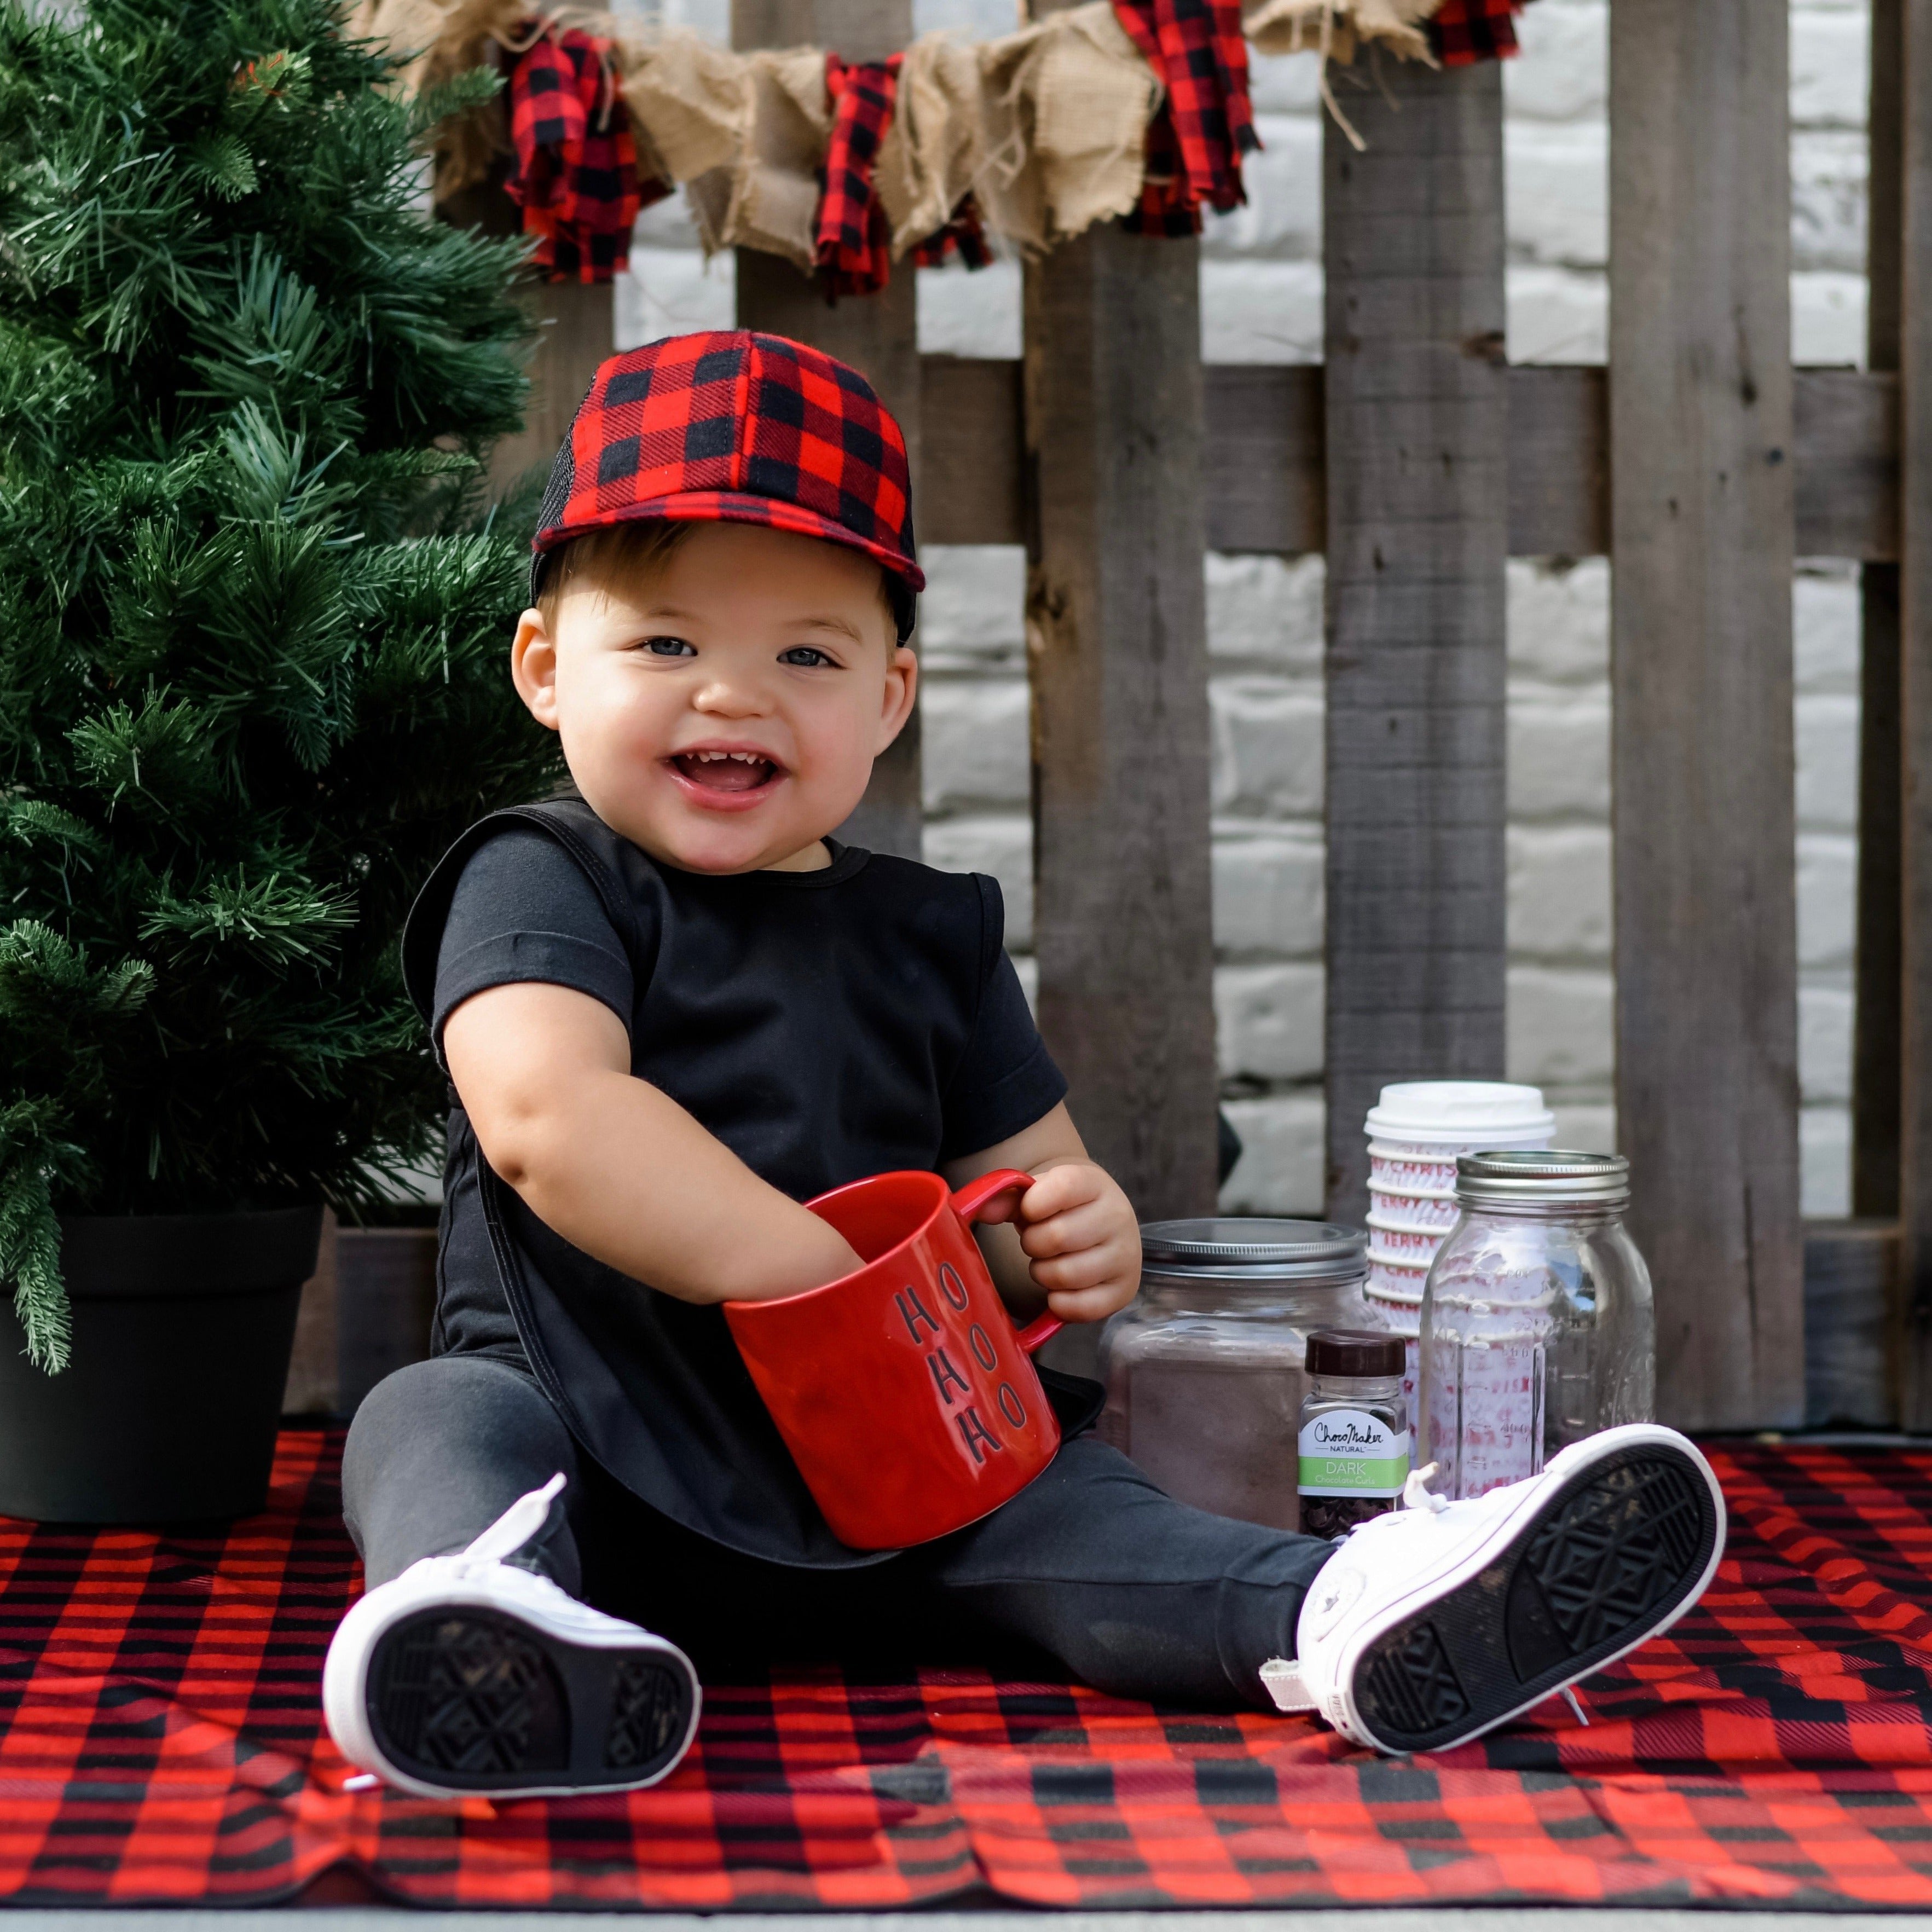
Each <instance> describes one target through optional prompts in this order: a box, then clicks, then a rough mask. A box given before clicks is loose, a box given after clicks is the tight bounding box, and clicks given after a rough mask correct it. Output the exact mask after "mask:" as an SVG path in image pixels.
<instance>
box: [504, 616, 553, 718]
mask: <svg viewBox="0 0 1932 1932" xmlns="http://www.w3.org/2000/svg"><path fill="white" fill-rule="evenodd" d="M510 682H511V683H512V684H514V685H515V686H516V687H517V696H518V697H520V698H521V699H522V700H523V703H524V704H525V706H526V707H527V708H528V709H529V714H530V715H531V716H532V718H535V720H536V721H537V722H538V724H541V725H542V726H544V727H545V728H546V729H547V730H551V731H554V730H556V728H557V717H556V642H555V640H553V638H552V637H551V636H550V625H549V623H548V622H547V621H546V619H544V613H542V612H541V610H538V609H537V608H536V607H535V605H532V607H530V608H529V610H526V611H525V612H524V613H523V615H522V616H520V617H519V618H518V619H517V634H516V636H515V637H514V638H512V639H511V643H510Z"/></svg>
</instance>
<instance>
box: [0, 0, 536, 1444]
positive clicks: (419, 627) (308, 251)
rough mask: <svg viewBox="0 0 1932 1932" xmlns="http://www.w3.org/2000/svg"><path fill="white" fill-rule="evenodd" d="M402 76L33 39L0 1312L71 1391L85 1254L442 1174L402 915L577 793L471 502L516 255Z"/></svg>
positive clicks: (17, 94)
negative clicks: (453, 223) (531, 698)
mask: <svg viewBox="0 0 1932 1932" xmlns="http://www.w3.org/2000/svg"><path fill="white" fill-rule="evenodd" d="M390 72H391V65H390V62H389V58H388V57H387V55H386V54H384V53H383V52H379V51H378V50H377V49H375V48H374V47H372V46H368V45H366V44H361V43H356V42H355V41H353V40H350V38H349V37H347V34H345V32H344V28H343V26H342V22H341V16H340V13H339V10H338V8H337V7H335V6H334V5H332V4H330V0H196V4H195V5H193V6H189V5H185V4H183V0H161V4H159V5H154V4H151V0H145V4H142V5H130V4H129V0H87V4H86V5H85V6H80V7H72V8H67V7H59V8H55V7H47V6H43V5H39V4H34V5H21V4H19V0H5V4H0V694H4V701H0V919H4V921H5V923H4V925H0V1278H4V1279H5V1281H6V1282H7V1284H8V1285H9V1286H10V1288H11V1289H12V1292H13V1300H14V1306H15V1307H16V1309H17V1311H18V1313H19V1316H20V1322H21V1324H22V1326H23V1329H24V1331H25V1337H26V1349H27V1351H28V1353H29V1354H30V1355H31V1359H32V1361H34V1363H36V1364H38V1365H39V1366H40V1367H41V1368H43V1369H47V1370H58V1368H60V1367H62V1366H63V1364H64V1363H65V1360H66V1358H67V1357H68V1353H69V1347H68V1341H69V1337H68V1304H67V1301H66V1299H65V1295H64V1292H63V1289H62V1276H61V1268H62V1254H61V1250H62V1238H61V1220H62V1218H63V1217H104V1216H137V1217H145V1216H171V1217H178V1216H181V1215H184V1214H191V1213H192V1214H222V1213H227V1212H229V1211H237V1210H251V1211H275V1210H283V1209H286V1208H288V1207H289V1206H290V1205H293V1204H301V1203H307V1202H318V1201H320V1200H325V1199H326V1200H327V1201H329V1202H332V1203H334V1204H335V1205H337V1206H338V1208H341V1209H344V1210H345V1211H351V1212H353V1211H356V1210H357V1209H358V1208H361V1207H363V1206H365V1205H368V1203H370V1202H372V1201H374V1200H375V1199H377V1198H379V1197H380V1195H381V1194H382V1193H383V1189H384V1186H385V1183H386V1181H388V1180H389V1179H390V1178H392V1177H393V1176H395V1175H397V1174H398V1173H399V1172H402V1171H404V1170H406V1169H408V1168H410V1166H413V1165H415V1164H416V1163H420V1162H421V1161H422V1160H423V1158H424V1157H425V1155H426V1154H428V1152H429V1151H430V1150H431V1147H432V1145H433V1141H434V1135H435V1133H436V1131H437V1124H438V1121H439V1119H440V1115H441V1112H442V1107H443V1082H442V1080H441V1078H440V1076H439V1075H438V1074H437V1072H436V1070H435V1069H434V1066H433V1064H432V1063H431V1061H430V1059H429V1057H428V1053H427V1052H426V1050H425V1043H424V1042H423V1040H422V1035H421V1031H420V1029H419V1027H418V1026H417V1025H416V1022H414V1020H413V1018H412V1017H411V1016H410V1012H409V1009H408V1007H407V1002H406V1001H405V1000H404V996H403V992H402V987H401V977H400V971H399V968H398V962H397V959H396V941H397V938H398V933H399V932H400V929H401V922H402V919H403V916H404V913H405V912H406V911H407V907H408V904H409V901H410V895H411V894H412V892H413V889H414V887H415V886H416V884H417V883H419V881H420V880H421V879H422V877H424V875H425V874H426V873H427V872H428V870H429V868H430V867H431V865H432V863H433V862H434V860H435V859H436V857H437V856H438V854H439V853H440V852H441V851H442V850H443V847H445V846H446V844H447V843H448V842H449V840H450V839H451V838H453V837H454V835H455V834H456V832H458V831H459V830H460V829H461V828H462V827H463V826H464V825H466V824H467V823H469V821H470V820H472V819H474V818H475V817H478V816H479V815H480V814H482V813H483V812H484V811H487V810H489V809H490V808H493V806H496V805H499V804H502V803H504V802H508V801H509V800H511V799H516V798H518V797H526V796H532V794H534V793H538V792H539V791H541V790H543V789H544V788H545V786H546V784H547V781H548V779H549V777H550V772H551V769H552V765H551V760H552V757H553V741H551V740H550V739H549V737H548V735H547V733H541V732H539V731H538V730H536V728H535V727H534V726H533V725H532V724H531V723H530V721H529V719H528V718H526V716H525V715H524V714H523V711H522V709H521V707H520V706H519V705H518V704H517V701H516V700H515V698H514V694H512V692H511V688H510V685H509V682H508V677H507V676H506V674H505V662H504V660H505V649H506V646H507V643H508V637H509V634H510V630H511V625H512V624H513V622H514V616H515V613H516V612H517V610H518V609H519V608H520V606H521V604H522V603H523V601H524V592H523V569H524V565H525V557H526V553H525V552H524V550H523V547H522V546H521V544H520V542H519V541H517V539H516V538H515V536H514V535H513V534H512V533H511V532H508V531H506V530H505V529H503V528H502V524H501V520H500V519H498V520H495V521H492V520H490V518H489V517H487V516H486V515H484V514H482V512H481V486H480V483H479V481H478V478H479V475H480V469H479V464H478V452H479V451H480V450H481V448H482V446H484V443H487V440H488V439H490V437H493V436H495V435H496V434H499V433H500V432H502V431H507V430H510V429H512V428H514V427H516V425H517V418H518V413H519V410H520V407H521V402H522V397H523V379H522V377H521V375H520V373H519V369H518V366H517V365H518V357H519V351H520V341H521V338H522V336H523V332H524V330H525V327H526V325H525V324H524V323H523V321H522V320H521V317H520V312H519V311H518V310H517V308H515V307H514V305H513V304H512V303H511V301H510V300H509V299H508V298H509V290H510V287H511V283H512V281H514V278H515V275H516V273H517V267H518V264H519V262H520V245H518V244H517V243H514V242H497V241H490V240H486V239H483V238H481V236H477V235H475V234H472V233H468V232H466V231H463V230H461V229H455V228H453V227H450V226H445V225H443V224H441V223H437V222H436V221H434V220H432V219H431V218H430V217H429V216H428V213H427V212H426V211H425V208H424V207H423V205H422V199H423V197H422V190H421V187H420V181H421V179H422V161H421V159H420V154H421V149H422V139H423V136H424V135H425V133H426V131H427V130H428V127H429V126H430V125H431V124H432V123H433V122H434V120H435V119H436V118H437V117H438V116H440V115H442V114H444V113H448V112H449V111H452V110H454V109H455V108H456V107H460V106H463V105H466V104H473V103H474V102H475V101H476V100H478V98H482V96H483V95H485V94H487V91H488V90H489V89H490V88H492V87H493V86H495V84H496V83H495V82H494V81H493V79H492V78H490V77H487V76H486V75H481V74H478V75H475V76H472V77H469V79H468V80H466V81H464V82H462V83H458V84H457V85H456V86H455V87H454V88H453V89H445V90H443V92H442V94H441V95H440V96H438V97H437V98H434V99H432V100H429V101H421V102H418V103H416V104H414V105H411V104H408V103H407V102H406V101H404V100H403V99H402V98H400V97H399V95H398V94H397V93H396V92H395V91H393V90H392V89H389V88H388V87H386V85H385V83H386V80H387V78H388V77H389V74H390ZM69 1225H70V1227H71V1228H72V1227H74V1226H78V1225H79V1223H77V1222H70V1224H69ZM176 1225H177V1227H178V1226H179V1225H180V1224H178V1223H177V1224H176ZM83 1340H84V1337H83ZM17 1346H18V1344H17V1343H16V1344H15V1345H14V1346H5V1344H4V1343H0V1355H4V1356H5V1357H7V1358H12V1357H13V1355H14V1354H15V1352H16V1349H17ZM77 1353H78V1352H77ZM284 1353H285V1351H284ZM62 1379H63V1380H65V1379H66V1378H62ZM0 1406H5V1404H4V1402H0Z"/></svg>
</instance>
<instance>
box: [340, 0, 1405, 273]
mask: <svg viewBox="0 0 1932 1932" xmlns="http://www.w3.org/2000/svg"><path fill="white" fill-rule="evenodd" d="M1441 5H1442V0H1247V5H1246V7H1245V12H1244V22H1243V25H1244V28H1245V30H1246V31H1247V34H1248V36H1249V37H1250V40H1251V41H1252V42H1253V45H1254V46H1255V47H1256V49H1257V50H1258V51H1259V52H1263V53H1278V52H1279V53H1286V52H1303V51H1306V52H1317V53H1319V54H1321V55H1323V56H1325V62H1324V65H1326V58H1334V59H1336V60H1337V61H1341V62H1347V61H1349V60H1352V58H1354V55H1355V50H1356V49H1357V48H1358V46H1362V45H1364V44H1365V43H1370V42H1373V43H1379V44H1381V45H1383V46H1388V48H1389V49H1391V51H1392V52H1394V53H1396V54H1398V55H1401V56H1402V57H1403V58H1420V59H1423V60H1427V59H1429V58H1430V51H1429V43H1428V40H1427V36H1426V35H1425V34H1424V31H1422V23H1424V21H1426V20H1428V19H1429V18H1430V17H1431V16H1433V14H1434V13H1436V10H1438V8H1439V7H1440V6H1441ZM566 27H577V28H582V29H583V31H586V32H588V33H591V34H598V35H600V36H604V37H610V38H612V39H614V40H615V41H616V59H617V65H618V68H619V72H620V74H621V77H622V90H623V95H624V101H625V106H626V107H628V110H629V111H630V114H631V121H632V124H633V127H634V133H635V135H636V139H637V163H638V167H639V170H640V173H643V174H646V175H648V174H649V173H651V172H655V174H656V175H658V178H661V179H663V180H665V181H675V182H681V183H682V184H684V185H685V188H686V190H687V193H688V199H689V200H690V203H691V208H692V211H693V213H694V217H695V218H696V220H697V226H698V230H699V233H700V236H701V237H702V239H703V242H704V245H705V248H706V250H707V251H711V250H715V249H720V248H733V247H745V248H760V249H765V250H768V251H772V252H773V253H775V254H781V255H784V256H787V257H790V259H791V260H793V261H794V262H796V263H798V265H799V267H800V268H801V269H804V270H805V271H806V272H810V271H811V266H812V263H813V260H814V215H815V213H816V211H817V204H818V196H819V193H820V181H819V178H818V177H819V170H820V166H821V164H822V163H823V160H824V156H825V146H826V140H827V138H828V137H829V134H830V132H831V126H832V112H831V106H830V103H829V100H828V99H827V97H826V88H825V56H824V54H823V51H822V50H820V49H817V48H811V47H798V48H788V49H781V50H775V51H764V52H756V53H739V52H733V50H731V49H728V48H725V47H721V46H716V45H715V44H714V43H712V42H710V41H708V40H705V39H703V37H701V36H700V35H699V34H696V33H694V32H693V31H691V30H690V29H689V28H667V29H664V30H662V31H653V32H650V33H640V32H639V31H638V30H637V27H636V25H635V22H634V18H633V19H628V20H627V19H622V18H619V17H613V16H612V15H610V14H609V13H604V12H601V11H598V10H592V9H590V8H589V7H577V6H573V5H568V4H565V5H558V4H556V0H540V4H539V5H538V7H536V8H535V10H534V17H533V9H532V5H531V4H530V0H358V4H357V5H356V10H355V12H354V13H353V16H352V20H351V31H353V33H355V34H356V35H357V36H358V37H368V38H370V39H377V40H386V41H387V42H388V43H389V44H390V45H391V46H393V47H395V48H397V49H399V50H401V52H403V53H404V55H405V56H406V61H405V65H404V68H403V69H402V71H401V74H400V75H399V77H398V81H399V84H400V85H401V86H404V87H405V88H407V89H409V90H410V92H415V91H417V90H418V89H421V88H422V87H425V86H433V85H434V84H436V83H437V82H439V81H441V80H446V79H447V78H449V77H451V76H452V75H454V74H459V73H461V72H463V71H465V70H466V68H472V67H475V66H478V65H487V64H490V62H493V61H495V62H496V64H498V65H502V64H503V62H502V58H501V57H499V55H498V53H497V52H496V49H501V50H502V55H514V52H517V50H518V49H520V48H521V47H523V46H526V45H528V44H529V39H530V37H531V36H532V34H536V33H541V32H550V31H556V30H559V29H561V28H566ZM1322 91H1323V94H1324V95H1325V98H1328V99H1329V101H1330V106H1331V110H1333V109H1334V102H1333V99H1332V97H1330V96H1328V86H1327V82H1326V80H1324V82H1323V89H1322ZM1162 95H1163V89H1162V86H1161V83H1160V79H1159V77H1157V75H1156V74H1154V71H1153V70H1152V69H1151V68H1150V67H1149V65H1148V62H1146V60H1145V58H1142V55H1141V53H1140V52H1139V49H1137V48H1136V46H1135V45H1134V43H1133V40H1131V39H1130V37H1129V36H1128V34H1127V31H1125V29H1124V28H1122V26H1121V24H1120V23H1119V21H1118V19H1117V18H1116V17H1115V13H1114V9H1113V6H1112V0H1088V4H1087V5H1083V6H1079V7H1072V8H1070V9H1068V10H1066V11H1064V12H1061V13H1054V14H1051V15H1049V17H1047V19H1046V20H1043V21H1041V22H1039V23H1037V24H1035V25H1034V26H1029V27H1025V28H1022V29H1021V30H1020V31H1019V32H1017V33H1015V34H1008V35H1007V36H1006V37H1004V38H1002V39H1000V40H991V41H987V42H983V43H972V42H969V41H965V40H959V39H958V38H956V37H953V36H951V35H950V34H944V33H933V34H926V35H923V36H922V37H921V38H920V39H919V40H917V41H916V42H915V43H913V46H911V47H910V49H908V50H907V53H906V55H905V57H904V64H903V66H902V67H901V71H900V76H899V83H898V104H897V109H896V112H895V115H894V117H893V119H892V124H891V125H890V127H889V130H888V131H887V133H886V137H885V139H884V142H883V144H882V146H881V149H880V156H879V161H878V166H877V172H876V175H875V180H876V184H877V190H878V193H879V195H880V200H881V203H882V205H883V207H884V208H885V211H886V217H887V219H888V220H889V223H890V224H891V231H892V254H893V256H894V257H895V259H896V258H898V257H902V256H903V255H904V254H905V253H906V252H907V250H909V249H910V248H915V247H916V246H917V245H919V243H921V242H923V241H925V240H926V239H927V237H929V236H931V235H932V234H933V233H935V232H936V231H937V230H938V229H940V228H941V227H942V226H944V224H945V223H946V222H947V220H948V219H949V218H950V216H951V215H952V214H953V211H954V210H955V209H956V208H958V207H959V205H960V203H961V202H962V200H963V199H965V196H966V195H967V194H968V193H971V194H972V195H973V196H974V197H975V199H977V203H978V205H979V208H980V211H981V213H982V214H983V217H984V220H985V223H986V227H987V228H988V229H989V230H990V231H992V233H995V234H996V235H998V236H1002V237H1004V239H1005V240H1006V241H1007V242H1008V243H1009V244H1010V245H1012V246H1013V248H1016V249H1017V250H1018V251H1019V252H1020V253H1021V254H1025V255H1032V254H1038V253H1040V251H1043V250H1045V249H1047V248H1052V247H1054V246H1055V245H1056V244H1058V243H1059V242H1064V241H1067V240H1070V239H1071V238H1073V236H1076V235H1079V234H1081V233H1084V232H1085V230H1086V229H1088V228H1089V227H1091V226H1092V225H1093V224H1094V223H1095V222H1096V221H1100V220H1107V219H1109V218H1110V217H1114V216H1116V215H1121V214H1126V213H1127V212H1128V211H1130V209H1131V208H1133V207H1134V205H1136V202H1137V200H1138V199H1139V195H1140V191H1141V184H1142V175H1143V173H1144V170H1145V154H1146V140H1147V129H1148V122H1149V121H1151V120H1152V118H1154V114H1155V113H1156V111H1157V109H1158V108H1159V107H1160V104H1161V100H1162ZM1334 111H1335V112H1336V113H1337V118H1338V119H1340V118H1341V117H1340V110H1334ZM499 120H500V116H497V117H494V118H493V117H492V115H490V113H488V112H487V111H484V112H482V113H478V114H475V115H469V116H466V117H463V118H461V119H460V120H458V121H454V122H452V123H450V124H447V125H446V127H444V128H443V130H440V133H439V134H438V136H437V172H436V193H437V197H438V198H439V199H443V198H446V197H447V196H449V195H451V194H453V193H455V192H457V191H458V190H459V189H461V188H463V187H468V186H470V185H472V184H474V183H475V182H477V181H481V180H483V179H484V178H485V177H486V176H487V174H488V172H489V171H490V166H491V164H492V162H493V160H495V159H496V157H498V156H499V155H501V154H504V153H505V152H506V151H507V145H506V143H505V140H504V139H503V136H502V131H501V129H500V127H499ZM1344 125H1345V126H1346V122H1344Z"/></svg>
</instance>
